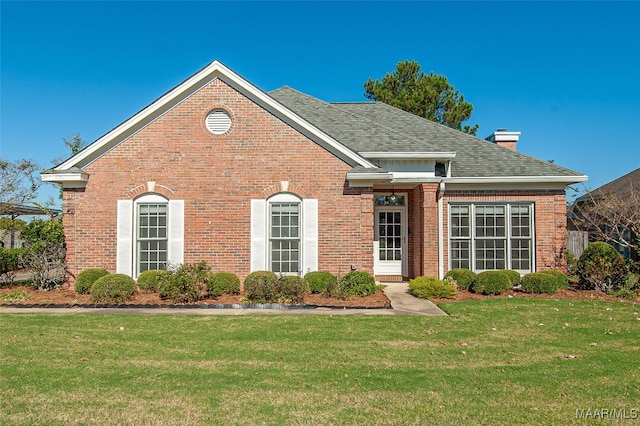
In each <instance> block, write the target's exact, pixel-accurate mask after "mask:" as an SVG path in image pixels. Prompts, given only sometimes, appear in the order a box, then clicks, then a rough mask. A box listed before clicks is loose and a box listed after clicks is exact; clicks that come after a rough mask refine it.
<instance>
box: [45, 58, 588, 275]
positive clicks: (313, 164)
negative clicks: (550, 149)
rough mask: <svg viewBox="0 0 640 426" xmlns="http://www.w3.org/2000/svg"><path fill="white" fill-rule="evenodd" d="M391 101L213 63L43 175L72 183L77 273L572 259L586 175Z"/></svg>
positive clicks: (72, 265) (433, 268) (422, 267)
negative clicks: (325, 94) (305, 87)
mask: <svg viewBox="0 0 640 426" xmlns="http://www.w3.org/2000/svg"><path fill="white" fill-rule="evenodd" d="M519 135H520V133H519V132H509V131H505V130H500V131H497V132H495V133H494V134H493V135H491V137H489V138H487V140H482V139H478V138H476V137H474V136H471V135H468V134H464V133H462V132H459V131H456V130H453V129H450V128H448V127H445V126H442V125H439V124H437V123H434V122H431V121H428V120H425V119H422V118H419V117H417V116H414V115H412V114H410V113H406V112H404V111H401V110H398V109H396V108H393V107H391V106H388V105H386V104H383V103H378V102H354V103H327V102H324V101H321V100H319V99H316V98H313V97H311V96H308V95H305V94H303V93H300V92H297V91H295V90H293V89H291V88H288V87H283V88H280V89H277V90H275V91H272V92H269V93H266V92H264V91H262V90H260V89H259V88H257V87H256V86H254V85H253V84H252V83H250V82H249V81H247V80H245V79H244V78H242V77H241V76H239V75H238V74H236V73H235V72H233V71H232V70H230V69H229V68H227V67H226V66H225V65H223V64H221V63H220V62H218V61H214V62H212V63H211V64H209V65H207V66H206V67H205V68H203V69H201V70H200V71H198V72H196V73H195V74H194V75H192V76H191V77H189V78H188V79H187V80H185V81H184V82H182V83H181V84H179V85H178V86H177V87H175V88H173V89H172V90H170V91H169V92H167V93H166V94H164V95H163V96H161V97H160V98H159V99H157V100H156V101H154V102H153V103H152V104H150V105H149V106H147V107H146V108H144V109H143V110H141V111H140V112H138V113H137V114H135V115H134V116H133V117H131V118H129V119H128V120H126V121H125V122H123V123H122V124H120V125H118V126H117V127H115V128H114V129H113V130H111V131H110V132H109V133H107V134H105V135H104V136H102V137H101V138H99V139H98V140H96V141H95V142H93V143H92V144H91V145H90V146H88V147H87V148H86V149H84V150H83V151H81V152H79V153H78V154H76V155H75V156H73V157H72V158H70V159H68V160H66V161H65V162H63V163H62V164H60V165H58V166H56V167H55V168H53V169H51V170H48V171H45V172H43V173H42V179H43V180H44V181H47V182H55V183H58V184H60V185H62V187H63V215H64V216H63V218H64V229H65V235H66V244H67V262H68V267H69V271H70V273H71V280H73V276H75V275H76V274H77V273H78V272H80V271H82V270H84V269H87V268H93V267H104V268H106V269H108V270H110V271H112V272H118V273H124V274H127V275H130V276H133V277H137V276H138V275H139V273H140V272H142V271H144V270H147V269H157V268H164V267H166V265H167V264H178V263H197V262H199V261H206V262H207V263H208V264H209V265H210V266H211V267H212V269H213V270H216V271H228V272H234V273H236V274H237V275H238V276H239V277H240V278H241V279H244V277H245V276H246V275H247V274H249V273H250V272H251V271H256V270H272V271H275V272H279V273H300V274H304V273H306V272H308V271H314V270H327V271H330V272H332V273H334V274H339V275H342V274H345V273H346V272H348V271H349V270H351V269H358V270H364V271H368V272H370V273H372V274H374V275H375V276H376V278H377V279H379V280H402V279H406V278H409V277H416V276H421V275H430V276H442V275H443V274H444V273H445V272H446V271H447V270H449V269H451V268H456V267H464V268H470V269H473V270H475V271H482V270H488V269H504V268H506V269H516V270H519V271H521V272H522V273H525V272H529V271H535V270H537V269H542V268H554V267H560V268H562V267H563V266H564V250H565V246H566V218H565V187H566V186H567V185H569V184H573V183H576V182H582V181H584V180H586V176H584V175H581V174H579V173H576V172H573V171H571V170H567V169H565V168H562V167H559V166H557V165H554V164H551V163H549V162H546V161H541V160H537V159H535V158H532V157H530V156H526V155H523V154H520V153H518V152H516V151H515V144H516V142H517V140H518V137H519Z"/></svg>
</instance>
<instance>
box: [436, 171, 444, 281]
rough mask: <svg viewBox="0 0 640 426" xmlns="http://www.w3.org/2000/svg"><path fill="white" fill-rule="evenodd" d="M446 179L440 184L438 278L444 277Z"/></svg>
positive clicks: (438, 195)
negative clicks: (444, 198) (444, 200)
mask: <svg viewBox="0 0 640 426" xmlns="http://www.w3.org/2000/svg"><path fill="white" fill-rule="evenodd" d="M444 190H445V185H444V180H441V181H440V185H438V194H437V197H438V279H444V207H443V204H444V202H443V201H442V199H443V197H444Z"/></svg>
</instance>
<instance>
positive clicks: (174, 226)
mask: <svg viewBox="0 0 640 426" xmlns="http://www.w3.org/2000/svg"><path fill="white" fill-rule="evenodd" d="M165 201H166V200H165ZM167 215H168V216H169V217H168V218H167V265H180V264H182V263H184V200H169V203H168V206H167Z"/></svg>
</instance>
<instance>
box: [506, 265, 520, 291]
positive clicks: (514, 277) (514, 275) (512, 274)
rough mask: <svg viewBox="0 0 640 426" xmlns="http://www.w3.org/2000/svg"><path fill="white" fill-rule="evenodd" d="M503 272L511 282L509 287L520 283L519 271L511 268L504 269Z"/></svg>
mask: <svg viewBox="0 0 640 426" xmlns="http://www.w3.org/2000/svg"><path fill="white" fill-rule="evenodd" d="M504 273H505V274H506V275H507V277H509V281H510V282H511V287H515V286H517V285H518V284H520V281H522V277H521V276H520V272H518V271H514V270H513V269H505V270H504Z"/></svg>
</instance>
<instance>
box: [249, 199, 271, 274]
mask: <svg viewBox="0 0 640 426" xmlns="http://www.w3.org/2000/svg"><path fill="white" fill-rule="evenodd" d="M264 270H267V201H266V200H251V272H254V271H264Z"/></svg>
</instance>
